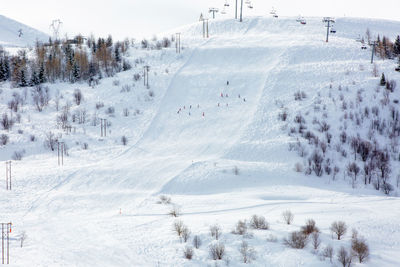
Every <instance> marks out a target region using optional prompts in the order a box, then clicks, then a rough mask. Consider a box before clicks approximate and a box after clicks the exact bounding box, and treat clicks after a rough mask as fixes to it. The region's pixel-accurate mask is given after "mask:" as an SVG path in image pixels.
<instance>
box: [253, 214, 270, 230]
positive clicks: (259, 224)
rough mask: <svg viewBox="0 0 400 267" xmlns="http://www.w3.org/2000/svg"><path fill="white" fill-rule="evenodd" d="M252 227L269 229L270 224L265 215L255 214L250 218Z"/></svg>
mask: <svg viewBox="0 0 400 267" xmlns="http://www.w3.org/2000/svg"><path fill="white" fill-rule="evenodd" d="M250 227H251V228H253V229H259V230H268V229H269V224H268V222H267V221H266V220H265V217H264V216H257V215H253V216H252V217H251V219H250Z"/></svg>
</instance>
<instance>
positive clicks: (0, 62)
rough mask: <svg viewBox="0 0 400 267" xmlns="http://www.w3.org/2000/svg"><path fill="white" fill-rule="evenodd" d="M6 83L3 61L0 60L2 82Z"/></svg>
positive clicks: (0, 80) (0, 79)
mask: <svg viewBox="0 0 400 267" xmlns="http://www.w3.org/2000/svg"><path fill="white" fill-rule="evenodd" d="M2 81H5V76H4V67H3V59H2V58H1V59H0V82H2Z"/></svg>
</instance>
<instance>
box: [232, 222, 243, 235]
mask: <svg viewBox="0 0 400 267" xmlns="http://www.w3.org/2000/svg"><path fill="white" fill-rule="evenodd" d="M232 233H233V234H236V235H245V234H246V233H247V224H246V220H244V221H242V220H239V221H238V222H237V223H236V225H235V229H233V231H232Z"/></svg>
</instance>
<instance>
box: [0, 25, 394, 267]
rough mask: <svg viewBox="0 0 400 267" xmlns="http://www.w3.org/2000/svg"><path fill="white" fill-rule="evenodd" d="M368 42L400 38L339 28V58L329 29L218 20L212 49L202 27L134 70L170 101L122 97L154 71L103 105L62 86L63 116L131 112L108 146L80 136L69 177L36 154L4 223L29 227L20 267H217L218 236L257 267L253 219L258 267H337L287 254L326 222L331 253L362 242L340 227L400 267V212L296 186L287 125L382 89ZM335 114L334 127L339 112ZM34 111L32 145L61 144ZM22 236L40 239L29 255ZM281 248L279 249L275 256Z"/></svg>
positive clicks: (387, 67)
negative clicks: (237, 229)
mask: <svg viewBox="0 0 400 267" xmlns="http://www.w3.org/2000/svg"><path fill="white" fill-rule="evenodd" d="M366 27H369V28H370V30H371V32H374V33H380V34H382V33H383V34H386V35H389V36H391V37H394V36H395V35H396V31H398V29H400V23H396V22H386V21H376V20H360V19H339V20H338V22H337V25H336V29H337V31H338V33H337V35H336V36H332V38H331V41H330V42H329V43H325V41H324V40H325V28H324V25H323V24H322V23H321V19H320V18H311V19H308V20H307V25H300V24H299V23H296V22H295V19H293V18H283V19H281V18H279V19H278V20H275V19H272V18H264V17H254V18H247V19H245V20H244V22H243V23H241V24H240V23H238V22H235V21H232V20H216V21H213V22H211V24H210V36H211V37H210V39H207V40H203V39H202V38H201V24H193V25H189V26H185V27H182V28H180V29H177V30H174V31H172V32H171V33H175V32H177V31H180V32H181V33H182V43H183V45H184V47H185V49H184V50H183V53H182V55H179V56H176V55H175V54H174V50H173V49H168V50H164V51H153V52H151V51H145V52H143V51H136V49H131V51H130V54H131V56H132V57H131V59H132V60H133V59H136V58H138V57H140V58H143V59H144V60H145V61H146V63H147V64H150V65H151V66H152V67H151V72H150V75H151V76H150V84H151V90H152V91H154V93H155V97H154V98H149V97H148V95H147V92H148V90H147V89H145V88H144V87H143V86H142V85H140V84H136V85H135V86H133V88H132V90H131V92H129V93H120V92H119V91H120V87H116V86H114V85H113V80H114V79H119V80H120V81H121V86H122V85H125V84H132V74H133V73H134V72H138V71H141V68H142V66H141V65H140V64H139V65H138V66H137V67H136V68H135V69H134V70H132V71H131V72H126V73H120V74H118V76H117V77H115V78H110V79H105V80H103V81H102V84H101V85H99V86H98V87H96V88H94V89H93V88H90V87H87V86H86V85H84V84H81V85H65V84H56V85H49V86H51V87H52V90H57V89H58V90H59V91H60V92H62V93H63V95H64V99H65V100H63V101H67V99H69V98H71V95H72V92H73V90H74V89H75V88H76V87H80V88H81V90H82V92H83V95H84V97H85V101H84V104H83V105H84V107H85V108H86V109H87V111H88V112H90V113H94V112H99V115H100V116H102V117H104V116H106V115H105V114H104V110H100V111H96V110H94V109H93V107H94V104H95V103H96V102H98V101H104V103H105V107H108V106H111V105H112V106H115V108H116V113H115V115H114V117H112V116H109V117H107V118H108V120H110V121H111V122H112V125H111V126H110V129H111V132H110V133H109V136H108V137H107V138H99V137H98V134H99V129H98V126H97V127H93V126H90V124H89V123H88V124H87V125H83V126H79V125H77V126H76V127H77V133H76V134H69V135H66V134H63V140H65V141H66V142H67V143H68V145H69V146H70V156H69V157H67V158H66V159H65V162H66V164H65V166H64V167H62V168H60V167H57V158H55V157H56V154H55V153H50V152H44V151H43V150H39V151H37V150H34V149H31V150H29V151H28V152H27V156H26V157H25V158H24V159H23V160H22V161H21V162H17V163H15V167H14V172H15V173H14V174H13V177H15V178H14V179H15V185H14V190H13V191H11V192H6V191H3V193H2V195H1V197H0V205H1V207H2V213H1V215H0V219H1V220H2V221H8V220H12V221H13V224H14V233H15V234H14V235H13V238H14V239H13V240H12V244H11V253H12V264H15V266H32V265H34V266H207V264H210V265H213V264H214V263H213V261H212V260H210V259H209V256H208V245H209V244H210V243H212V242H213V241H212V239H211V237H210V236H209V234H208V231H209V230H208V229H209V226H210V225H212V224H214V223H218V224H219V225H221V227H222V228H223V236H222V241H223V242H224V243H225V246H226V247H227V253H228V256H229V258H230V266H244V264H241V263H240V254H239V252H238V249H237V248H238V246H239V245H240V242H241V240H242V237H240V236H236V235H233V234H231V233H230V231H231V230H232V229H233V227H234V224H235V223H236V222H237V220H238V219H247V220H249V218H250V216H251V215H253V214H260V215H264V216H266V218H267V220H268V221H269V222H270V224H271V230H270V231H267V232H262V231H254V232H253V235H254V237H253V238H252V239H248V242H249V243H250V245H251V246H253V247H254V248H255V250H256V251H257V259H256V260H255V261H254V262H253V266H300V265H303V266H330V265H331V264H330V263H329V260H325V261H322V260H321V259H320V258H319V257H318V255H315V252H314V251H313V249H312V248H311V247H310V246H309V247H307V248H306V249H304V250H294V249H290V248H287V247H285V246H284V245H283V244H282V242H281V240H282V238H283V237H286V236H287V233H288V232H290V231H293V230H297V229H298V228H299V226H300V225H302V224H303V223H304V222H305V220H306V219H308V218H314V219H315V220H316V221H317V225H318V226H319V227H320V230H321V236H322V237H321V238H322V243H323V246H326V245H327V244H331V245H332V246H333V247H334V248H335V249H336V248H338V247H340V246H341V245H344V246H346V247H348V246H349V244H350V243H349V242H350V235H351V234H350V232H351V231H350V229H349V233H348V234H347V235H346V236H345V238H344V240H342V241H337V240H332V238H331V235H330V231H329V226H330V224H331V222H332V221H334V220H344V221H346V222H347V223H348V224H349V226H350V227H354V228H357V229H358V230H359V232H360V234H362V235H364V236H365V237H366V238H367V240H368V241H369V244H370V247H371V259H370V261H369V262H368V263H367V264H365V265H360V266H398V265H399V263H400V262H399V260H398V258H397V257H396V255H397V254H398V253H399V246H398V244H399V243H398V242H399V241H398V240H400V232H399V229H398V225H400V218H399V217H398V216H397V214H396V213H395V212H394V210H396V209H398V208H400V201H399V200H398V198H395V197H385V196H382V195H381V194H380V193H379V192H376V191H374V190H371V189H368V188H363V187H359V188H357V189H355V190H353V189H351V187H350V186H349V185H348V184H347V182H344V181H341V180H340V181H337V182H336V183H333V182H330V181H328V180H327V179H322V178H321V179H320V178H316V177H306V176H304V175H303V174H301V173H300V174H299V173H296V172H294V171H293V166H294V164H295V163H296V162H297V161H298V158H297V156H296V155H295V154H294V153H292V152H290V151H288V143H289V142H291V141H293V140H291V138H290V137H288V135H287V131H285V130H284V126H285V125H284V124H283V123H282V122H280V121H279V120H278V113H279V112H280V111H281V107H282V105H285V106H286V107H287V108H289V109H290V110H291V112H292V113H293V114H295V113H296V112H298V111H302V110H305V109H308V108H309V106H302V105H300V104H299V103H298V102H294V101H293V94H294V92H296V91H298V90H304V91H306V92H307V94H308V95H309V96H310V98H314V97H316V95H317V94H318V93H322V94H323V93H324V92H325V91H326V90H327V88H328V87H329V85H330V84H331V83H334V85H335V87H337V86H338V85H339V84H351V83H352V82H353V81H356V82H359V83H361V84H362V85H363V86H366V87H368V88H369V87H372V86H373V84H376V83H377V81H378V79H377V78H371V75H370V72H371V68H372V67H371V66H370V65H369V59H370V58H369V57H370V53H369V51H363V50H361V49H360V44H359V43H357V42H355V40H354V39H355V38H356V37H357V36H358V34H364V32H365V30H366ZM360 64H363V65H364V66H365V70H364V71H363V72H358V71H356V70H357V69H358V68H359V65H360ZM378 65H379V68H380V69H381V70H382V71H385V73H389V74H390V75H391V77H392V78H395V79H397V81H399V83H400V80H399V77H398V76H395V75H396V74H395V73H394V72H393V71H392V69H393V66H394V65H393V64H388V63H387V62H383V61H378ZM166 68H168V69H169V74H167V73H166V71H165V69H166ZM349 71H350V74H346V73H347V72H349ZM397 75H398V74H397ZM366 80H368V82H365V83H362V82H363V81H366ZM227 81H229V85H227ZM4 87H6V85H5V86H4ZM372 88H373V87H372ZM4 90H5V91H6V88H4ZM7 92H8V91H7ZM10 94H11V93H10ZM221 94H222V96H221ZM239 96H240V97H239ZM6 99H7V98H6V97H5V98H4V101H5V103H7V102H6ZM124 107H129V109H130V110H132V111H133V110H134V109H136V108H139V109H140V110H141V111H142V112H143V114H142V115H140V116H130V117H128V118H124V117H122V116H121V113H122V109H123V108H124ZM76 108H77V107H76ZM80 108H81V107H80ZM4 109H6V107H4ZM329 109H330V110H329V111H331V112H333V111H334V110H335V107H334V106H329ZM29 111H31V113H32V115H31V117H30V119H29V122H31V120H32V121H34V122H36V123H37V124H38V125H39V127H35V126H34V125H33V122H32V124H29V126H28V127H27V128H26V129H25V131H26V132H28V131H36V132H35V133H36V134H37V135H38V136H40V137H41V138H43V136H44V135H45V132H46V131H47V130H49V129H53V130H54V131H56V129H55V127H54V118H55V117H56V114H57V112H56V111H55V108H54V106H52V105H51V106H50V107H49V109H48V110H47V113H46V115H41V114H36V113H34V112H33V109H32V110H29V109H27V110H26V111H25V112H29ZM45 116H47V117H45ZM26 123H28V120H26ZM21 127H22V126H21ZM38 128H40V130H39V129H38ZM122 135H126V136H128V138H129V143H128V145H127V146H126V147H124V146H121V145H120V138H121V136H122ZM19 142H20V143H19ZM83 142H88V143H89V150H87V151H86V150H82V149H80V148H79V146H78V145H76V143H79V144H81V143H83ZM23 144H24V143H23V141H19V140H18V141H15V142H14V145H16V146H18V145H23ZM27 150H28V149H27ZM10 152H12V150H11V151H7V153H8V154H9V153H10ZM4 159H7V158H6V157H5V158H4ZM235 169H236V170H237V175H236V174H235ZM159 194H168V195H170V196H171V198H172V202H173V203H174V204H176V205H177V206H179V207H180V209H181V211H182V216H181V217H180V219H182V220H183V221H184V222H185V224H187V225H188V226H189V227H190V229H191V231H192V234H193V235H194V234H198V235H199V236H201V238H202V239H203V246H202V248H201V249H200V250H196V251H195V257H194V260H193V261H187V260H185V259H183V256H182V249H183V247H184V244H181V243H180V242H179V240H178V238H177V237H176V235H175V234H174V233H173V232H172V230H171V229H172V224H173V222H174V218H171V217H169V216H167V215H166V214H167V212H168V211H169V210H170V209H171V206H164V205H160V204H156V202H157V201H158V196H159ZM286 209H291V210H292V211H293V212H294V213H295V221H294V224H293V225H286V224H285V223H283V222H282V219H281V216H280V214H281V213H282V212H283V211H284V210H286ZM120 211H121V214H120ZM22 231H26V233H27V235H28V239H27V240H26V243H25V246H24V248H19V247H18V245H19V244H18V235H19V234H20V233H21V232H22ZM270 234H271V235H274V236H276V237H277V238H278V242H267V241H266V239H267V237H268V235H270ZM38 255H40V257H38ZM335 263H338V262H337V261H336V262H335ZM225 264H226V262H224V261H222V262H221V263H220V265H221V266H224V265H225Z"/></svg>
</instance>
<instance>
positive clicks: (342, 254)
mask: <svg viewBox="0 0 400 267" xmlns="http://www.w3.org/2000/svg"><path fill="white" fill-rule="evenodd" d="M337 259H338V261H339V262H340V263H341V264H342V266H343V267H350V266H351V261H352V256H351V253H349V252H347V250H346V248H345V247H343V246H341V247H340V249H339V251H338V253H337Z"/></svg>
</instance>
